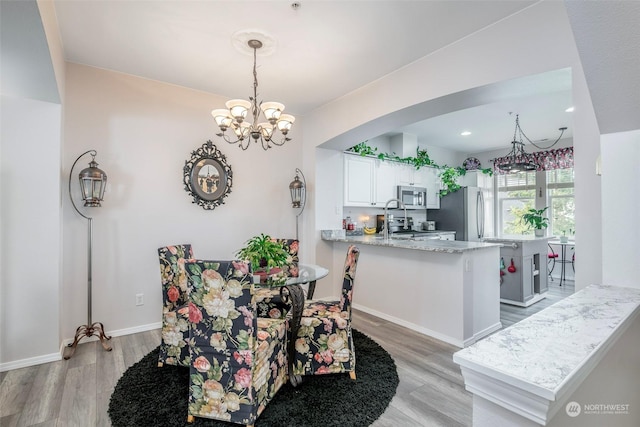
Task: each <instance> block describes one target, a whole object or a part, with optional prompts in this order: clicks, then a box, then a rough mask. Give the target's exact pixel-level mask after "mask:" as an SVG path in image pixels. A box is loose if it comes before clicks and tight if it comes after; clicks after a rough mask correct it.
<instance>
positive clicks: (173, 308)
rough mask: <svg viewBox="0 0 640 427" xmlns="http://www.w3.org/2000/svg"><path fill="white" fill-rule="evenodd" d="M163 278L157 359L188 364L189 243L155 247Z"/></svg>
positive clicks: (174, 363) (161, 277)
mask: <svg viewBox="0 0 640 427" xmlns="http://www.w3.org/2000/svg"><path fill="white" fill-rule="evenodd" d="M158 257H159V260H160V279H161V282H162V302H163V305H162V343H161V345H160V354H159V356H158V362H159V363H162V364H167V365H178V366H189V361H190V359H189V346H188V345H187V339H188V338H189V324H188V320H189V308H188V296H187V276H186V273H185V269H184V263H185V259H189V258H193V252H192V249H191V245H189V244H185V245H175V246H165V247H162V248H158Z"/></svg>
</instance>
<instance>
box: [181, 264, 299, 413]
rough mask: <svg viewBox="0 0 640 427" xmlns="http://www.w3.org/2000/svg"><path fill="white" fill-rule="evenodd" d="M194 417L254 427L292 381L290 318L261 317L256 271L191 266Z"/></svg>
mask: <svg viewBox="0 0 640 427" xmlns="http://www.w3.org/2000/svg"><path fill="white" fill-rule="evenodd" d="M186 271H187V278H188V284H189V331H190V335H189V346H190V349H191V359H192V360H191V366H190V375H189V415H193V416H196V417H204V418H214V419H217V420H222V421H229V422H233V423H237V424H245V425H248V424H254V422H255V420H256V418H257V417H258V416H259V415H260V413H261V412H262V411H263V410H264V408H265V407H266V405H267V404H268V403H269V401H270V400H271V399H272V398H273V396H274V395H275V394H276V392H277V391H278V390H279V388H280V387H281V386H282V385H283V384H284V383H285V382H286V380H287V353H286V348H287V345H286V344H287V329H288V323H287V322H288V321H287V319H284V318H279V319H275V318H258V317H257V312H256V302H255V293H254V284H253V276H252V273H251V266H250V264H247V263H245V262H243V261H201V260H189V261H187V262H186Z"/></svg>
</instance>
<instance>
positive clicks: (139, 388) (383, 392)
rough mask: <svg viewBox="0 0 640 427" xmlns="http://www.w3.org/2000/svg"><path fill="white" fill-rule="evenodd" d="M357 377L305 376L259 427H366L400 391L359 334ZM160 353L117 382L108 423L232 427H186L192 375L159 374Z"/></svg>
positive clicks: (386, 358)
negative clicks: (397, 390)
mask: <svg viewBox="0 0 640 427" xmlns="http://www.w3.org/2000/svg"><path fill="white" fill-rule="evenodd" d="M353 339H354V343H355V347H356V375H357V380H356V381H353V380H351V379H350V378H349V375H348V374H331V375H316V376H306V377H304V380H303V382H302V384H300V385H299V386H297V387H293V386H292V385H291V384H290V383H287V384H285V385H283V386H282V388H281V389H280V390H279V391H278V393H277V394H276V396H275V397H274V399H273V400H272V401H271V402H270V403H269V404H268V405H267V407H266V409H265V410H264V411H263V412H262V414H260V416H259V417H258V420H257V421H256V427H283V426H295V427H316V426H317V427H328V426H336V427H338V426H340V427H350V426H352V427H363V426H368V425H370V424H371V423H373V421H375V420H376V419H377V418H378V417H379V416H380V415H382V413H383V412H384V411H385V409H386V408H387V406H388V405H389V402H391V399H392V398H393V396H394V395H395V393H396V388H397V387H398V382H399V379H398V373H397V372H396V365H395V362H394V361H393V359H392V358H391V356H390V355H389V353H387V352H386V351H385V350H384V349H383V348H382V347H380V346H379V345H378V344H377V343H376V342H375V341H373V340H372V339H371V338H369V337H368V336H366V335H364V334H363V333H361V332H358V331H356V330H353ZM158 351H159V348H156V349H155V350H153V351H152V352H151V353H149V354H147V355H146V356H145V357H143V358H142V360H140V361H139V362H138V363H136V364H135V365H133V366H132V367H130V368H129V369H127V371H126V372H125V373H124V374H123V375H122V378H120V380H118V384H117V385H116V387H115V389H114V391H113V394H112V395H111V401H110V402H109V417H110V418H111V423H112V425H113V427H120V426H136V427H139V426H154V427H155V426H167V427H168V426H194V427H196V426H210V427H231V426H237V425H238V424H231V423H227V422H223V421H216V420H210V419H206V418H196V420H195V422H194V423H192V424H188V423H187V405H188V403H187V401H188V392H189V391H188V389H189V370H188V369H187V368H184V367H175V366H163V367H162V368H158Z"/></svg>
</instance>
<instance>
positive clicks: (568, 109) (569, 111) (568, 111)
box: [564, 107, 574, 113]
mask: <svg viewBox="0 0 640 427" xmlns="http://www.w3.org/2000/svg"><path fill="white" fill-rule="evenodd" d="M573 110H574V108H573V107H569V108H567V109H566V110H564V111H565V112H567V113H573Z"/></svg>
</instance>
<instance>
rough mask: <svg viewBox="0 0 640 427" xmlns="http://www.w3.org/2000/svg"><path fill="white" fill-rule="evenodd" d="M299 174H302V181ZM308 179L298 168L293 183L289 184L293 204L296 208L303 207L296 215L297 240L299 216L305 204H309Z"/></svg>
mask: <svg viewBox="0 0 640 427" xmlns="http://www.w3.org/2000/svg"><path fill="white" fill-rule="evenodd" d="M298 174H300V175H302V181H300V177H299V176H298ZM306 188H307V180H306V179H305V178H304V174H303V173H302V171H301V170H300V169H298V168H296V177H295V178H293V181H291V184H289V191H290V192H291V206H292V207H294V208H302V209H300V212H298V214H297V215H296V240H299V239H298V218H299V217H300V215H302V211H303V210H304V207H305V205H306V204H307V194H306Z"/></svg>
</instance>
